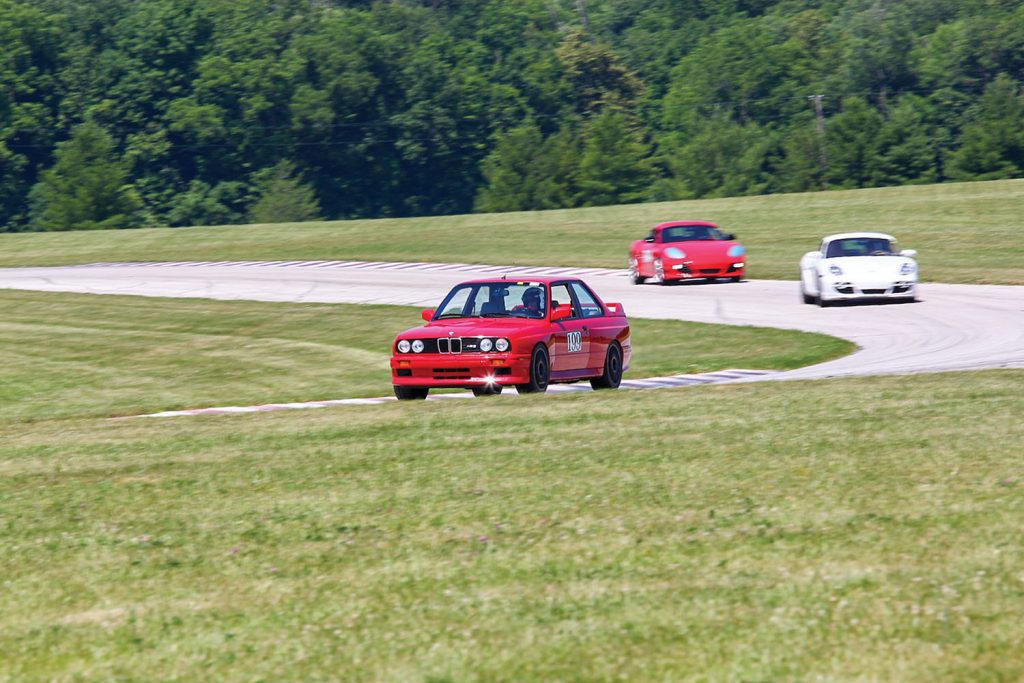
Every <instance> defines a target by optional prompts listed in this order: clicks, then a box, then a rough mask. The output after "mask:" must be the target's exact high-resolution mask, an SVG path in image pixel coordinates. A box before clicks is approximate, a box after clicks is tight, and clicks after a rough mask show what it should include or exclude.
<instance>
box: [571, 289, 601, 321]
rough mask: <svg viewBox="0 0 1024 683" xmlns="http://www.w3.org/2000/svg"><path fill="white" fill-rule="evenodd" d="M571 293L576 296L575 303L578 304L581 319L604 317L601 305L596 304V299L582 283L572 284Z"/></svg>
mask: <svg viewBox="0 0 1024 683" xmlns="http://www.w3.org/2000/svg"><path fill="white" fill-rule="evenodd" d="M572 291H573V293H574V294H575V295H576V301H578V302H579V304H580V313H581V314H582V317H584V318H597V317H599V316H602V315H604V311H603V310H602V309H601V304H599V303H597V299H596V298H595V297H594V295H593V294H591V293H590V290H589V289H587V288H586V286H585V285H584V284H583V283H582V282H573V283H572Z"/></svg>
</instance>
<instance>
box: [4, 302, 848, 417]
mask: <svg viewBox="0 0 1024 683" xmlns="http://www.w3.org/2000/svg"><path fill="white" fill-rule="evenodd" d="M419 313H420V311H419V309H413V308H407V307H399V306H342V305H328V304H271V303H256V302H244V301H207V300H196V299H152V298H142V297H128V296H126V297H115V296H96V295H87V294H50V293H39V292H17V291H10V290H7V291H0V425H2V424H3V423H4V422H8V421H17V420H27V419H35V420H38V419H52V418H65V417H84V416H93V417H107V416H112V415H133V414H139V413H145V412H156V411H160V410H171V409H179V408H196V407H206V406H218V405H253V404H259V403H268V402H289V401H313V400H323V399H332V398H353V397H365V396H386V395H390V393H391V383H390V382H391V380H390V377H391V375H390V369H389V365H388V359H389V358H390V348H391V342H392V340H393V339H394V336H395V334H397V333H398V332H400V331H402V330H404V329H406V328H409V327H415V326H418V325H421V324H423V321H422V320H421V319H420V316H419ZM630 324H631V330H632V337H633V346H634V348H635V349H636V351H635V355H634V359H633V363H632V367H631V370H630V372H629V373H628V374H627V377H648V376H656V375H666V374H677V373H684V372H685V373H689V372H708V371H712V370H721V369H725V368H730V367H743V368H752V369H777V370H784V369H789V368H794V367H800V366H803V365H809V364H812V363H818V362H822V361H824V360H828V359H830V358H835V357H838V356H842V355H845V354H847V353H849V352H850V351H851V350H852V349H853V345H852V344H851V343H849V342H847V341H844V340H840V339H835V338H833V337H828V336H824V335H819V334H810V333H805V332H796V331H792V330H777V329H767V328H755V327H733V326H726V325H706V324H701V323H685V322H678V321H665V320H631V321H630Z"/></svg>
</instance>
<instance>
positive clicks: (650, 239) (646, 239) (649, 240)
mask: <svg viewBox="0 0 1024 683" xmlns="http://www.w3.org/2000/svg"><path fill="white" fill-rule="evenodd" d="M653 241H654V238H653V237H645V238H644V242H647V243H651V242H653Z"/></svg>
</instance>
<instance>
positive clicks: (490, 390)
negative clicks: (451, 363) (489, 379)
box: [473, 384, 501, 396]
mask: <svg viewBox="0 0 1024 683" xmlns="http://www.w3.org/2000/svg"><path fill="white" fill-rule="evenodd" d="M500 393H501V385H500V384H488V385H487V386H485V387H473V395H474V396H497V395H498V394H500Z"/></svg>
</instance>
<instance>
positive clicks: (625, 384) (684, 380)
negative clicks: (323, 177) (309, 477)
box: [118, 370, 775, 419]
mask: <svg viewBox="0 0 1024 683" xmlns="http://www.w3.org/2000/svg"><path fill="white" fill-rule="evenodd" d="M774 372H775V371H774V370H719V371H718V372H705V373H700V374H694V375H672V376H670V377H646V378H644V379H627V380H623V381H622V384H621V385H620V388H622V389H665V388H668V387H683V386H690V385H693V384H722V383H725V382H735V381H739V380H743V379H748V378H752V377H761V376H764V375H770V374H773V373H774ZM580 391H593V389H591V388H590V385H589V384H584V383H581V384H554V385H551V386H550V387H548V393H559V394H561V393H571V392H580ZM460 398H473V394H472V392H468V391H465V392H459V393H451V394H434V395H431V396H428V397H427V400H428V401H448V400H452V399H460ZM395 400H397V399H396V398H395V397H394V396H381V397H378V398H342V399H332V400H327V401H309V402H303V403H267V404H264V405H260V406H224V407H221V408H194V409H191V410H165V411H164V412H161V413H151V414H149V415H135V416H133V417H184V416H188V415H237V414H240V413H269V412H274V411H278V410H305V409H309V408H330V407H333V406H369V405H378V404H381V403H387V402H389V401H395ZM118 419H124V418H118Z"/></svg>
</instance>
